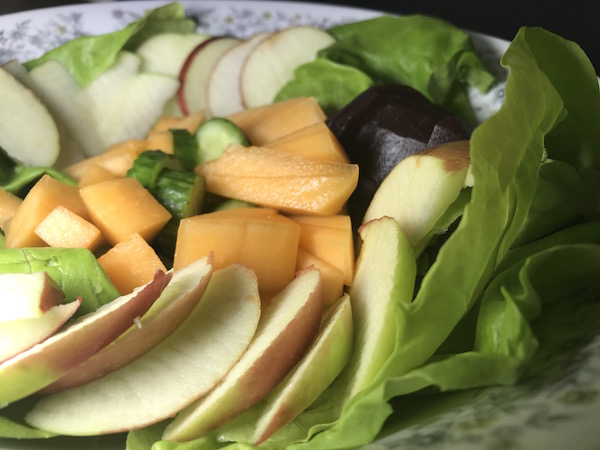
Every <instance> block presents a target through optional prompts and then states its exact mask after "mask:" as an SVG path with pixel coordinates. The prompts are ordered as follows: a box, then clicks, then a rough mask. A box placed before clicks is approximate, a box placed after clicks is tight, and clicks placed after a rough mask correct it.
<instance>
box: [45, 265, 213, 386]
mask: <svg viewBox="0 0 600 450" xmlns="http://www.w3.org/2000/svg"><path fill="white" fill-rule="evenodd" d="M210 260H211V261H212V258H210ZM209 264H210V263H209ZM211 275H212V267H211V269H210V271H209V272H208V273H207V275H206V276H204V277H202V278H199V279H198V284H197V285H196V286H195V287H194V288H193V290H191V291H190V292H188V293H187V294H186V295H184V296H181V297H179V298H177V299H176V300H175V301H172V302H170V303H169V304H168V305H167V306H166V307H165V308H163V309H161V310H160V311H158V312H157V314H156V317H153V318H152V319H151V320H150V321H148V322H144V319H142V327H141V328H139V329H138V328H136V329H132V330H129V331H128V332H126V333H124V334H123V335H122V336H120V337H119V338H118V339H117V340H115V341H114V342H112V343H111V344H110V345H108V346H106V347H104V348H103V349H102V350H100V351H99V352H98V353H96V354H95V355H94V356H92V357H91V358H89V359H88V360H86V361H85V362H83V363H82V364H80V365H79V366H77V367H76V368H75V369H73V370H71V371H69V372H68V373H67V374H66V375H65V376H64V377H62V378H60V379H59V380H57V381H55V382H54V383H52V384H51V385H49V386H47V387H46V388H44V389H42V390H41V391H39V393H40V394H51V393H54V392H60V391H64V390H65V389H70V388H73V387H76V386H81V385H82V384H85V383H89V382H90V381H94V380H96V379H98V378H100V377H102V376H104V375H106V374H107V373H110V372H113V371H115V370H117V369H120V368H121V367H123V366H125V365H126V364H128V363H130V362H131V361H133V360H134V359H137V358H139V357H140V356H142V355H144V354H146V353H147V352H148V351H150V350H152V349H153V348H154V347H155V346H156V345H158V344H159V343H160V342H162V341H163V340H164V339H166V338H167V337H168V336H169V335H170V334H171V333H172V332H173V331H175V329H176V328H177V327H178V326H179V325H181V324H182V323H183V322H184V320H185V319H187V317H188V316H189V315H190V314H191V312H192V311H193V310H194V308H195V307H196V306H197V305H198V302H200V300H201V298H202V296H203V295H204V291H205V290H206V287H207V286H208V283H209V280H210V278H211ZM174 276H176V275H174Z"/></svg>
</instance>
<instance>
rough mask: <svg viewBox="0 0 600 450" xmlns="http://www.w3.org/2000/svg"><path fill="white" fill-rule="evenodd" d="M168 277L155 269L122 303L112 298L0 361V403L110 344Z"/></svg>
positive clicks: (152, 299) (33, 389)
mask: <svg viewBox="0 0 600 450" xmlns="http://www.w3.org/2000/svg"><path fill="white" fill-rule="evenodd" d="M170 279H171V275H170V274H169V275H168V274H165V273H164V272H162V271H157V272H156V274H155V276H154V279H153V280H152V281H151V282H149V283H148V284H146V285H145V286H144V287H143V288H141V289H140V290H138V291H134V294H132V295H131V296H128V300H127V301H125V302H124V303H120V304H118V306H115V305H117V304H115V303H114V302H118V301H119V299H116V300H113V302H111V303H108V304H106V305H104V306H102V307H101V308H99V309H98V310H97V311H95V312H93V313H89V314H87V315H85V316H81V317H80V318H79V319H78V320H77V321H76V322H74V323H73V324H71V325H70V326H69V327H67V328H65V329H63V330H62V331H60V332H59V333H56V334H55V335H54V336H52V337H50V338H48V339H47V340H45V341H44V342H42V343H41V344H38V345H36V346H34V347H32V348H30V349H29V350H27V351H25V352H22V353H20V354H19V355H17V356H15V357H13V358H11V359H9V360H7V361H5V362H4V363H2V364H0V405H2V404H4V405H5V404H9V403H11V402H14V401H16V400H19V399H21V398H24V397H26V396H28V395H30V394H33V393H35V392H36V391H38V390H40V389H41V388H43V387H45V386H47V385H49V384H50V383H52V382H54V381H56V380H57V379H58V378H60V377H61V376H63V375H64V374H65V373H67V372H68V371H69V370H71V369H73V368H74V367H77V366H78V365H79V364H81V363H82V362H84V361H85V360H87V359H88V358H90V357H91V356H92V355H94V354H95V353H97V352H98V351H99V350H100V349H102V348H103V347H105V346H106V345H108V344H110V343H111V342H112V341H114V340H115V339H116V338H117V337H119V336H120V335H121V334H122V333H124V332H125V331H126V330H127V329H128V328H129V327H131V325H132V324H133V322H134V320H135V319H136V318H137V317H141V316H143V315H144V314H145V313H146V311H148V309H150V307H151V306H152V304H153V303H154V302H155V301H156V299H157V298H158V297H159V296H160V294H161V292H162V291H163V289H164V288H165V287H166V285H167V283H168V282H169V281H170ZM122 298H123V297H121V299H122ZM107 309H108V310H109V311H108V312H106V313H104V312H105V311H106V310H107Z"/></svg>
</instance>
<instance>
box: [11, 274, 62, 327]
mask: <svg viewBox="0 0 600 450" xmlns="http://www.w3.org/2000/svg"><path fill="white" fill-rule="evenodd" d="M64 298H65V294H64V293H63V292H62V290H61V289H60V287H59V286H58V285H57V284H56V283H55V282H54V281H53V280H52V278H50V276H49V275H48V274H47V273H46V272H34V273H3V274H0V323H2V322H9V321H11V320H19V319H31V318H35V317H41V316H42V315H44V314H45V313H46V312H47V311H48V310H49V309H50V308H52V307H53V306H56V305H59V304H61V303H62V301H63V300H64Z"/></svg>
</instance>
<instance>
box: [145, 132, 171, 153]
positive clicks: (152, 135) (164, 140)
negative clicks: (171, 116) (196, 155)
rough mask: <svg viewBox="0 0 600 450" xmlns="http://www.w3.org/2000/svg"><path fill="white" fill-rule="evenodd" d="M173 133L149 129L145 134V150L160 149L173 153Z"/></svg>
mask: <svg viewBox="0 0 600 450" xmlns="http://www.w3.org/2000/svg"><path fill="white" fill-rule="evenodd" d="M174 145H175V144H174V142H173V133H171V132H170V131H156V130H153V131H150V132H149V133H148V136H146V149H147V150H161V151H163V152H165V153H168V154H170V155H172V154H173V153H175V147H174Z"/></svg>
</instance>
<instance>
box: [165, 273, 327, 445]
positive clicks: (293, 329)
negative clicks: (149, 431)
mask: <svg viewBox="0 0 600 450" xmlns="http://www.w3.org/2000/svg"><path fill="white" fill-rule="evenodd" d="M310 272H312V273H313V274H314V272H317V270H316V269H314V267H312V266H311V267H309V268H307V269H303V270H301V271H300V272H298V275H297V277H296V279H298V278H299V277H301V276H302V274H307V275H308V276H311V275H312V274H310ZM317 276H318V277H319V278H318V282H317V283H316V285H315V287H314V289H313V290H312V292H310V293H309V294H308V296H307V298H306V299H304V303H303V305H302V306H301V308H300V310H299V311H297V312H296V314H295V315H294V316H293V317H292V318H291V319H290V321H289V322H287V324H285V328H284V329H282V330H280V331H279V332H278V334H277V335H276V336H275V338H274V339H273V340H272V341H270V342H269V344H268V345H267V346H266V347H265V348H264V349H263V351H262V353H261V354H260V356H258V357H256V358H254V356H250V357H247V355H249V354H251V353H252V352H253V347H254V346H253V343H254V342H257V341H258V340H261V336H260V335H261V334H262V329H263V327H262V326H261V325H259V329H258V330H257V334H256V336H255V338H254V341H253V343H251V344H250V346H249V347H248V350H247V351H246V353H245V354H244V355H243V356H242V358H241V359H240V360H239V361H238V363H237V364H236V366H234V367H233V368H232V369H231V371H230V372H229V374H228V375H227V376H226V377H225V379H224V380H223V381H222V384H223V385H227V387H226V388H225V390H224V391H225V392H224V394H221V393H219V394H218V398H217V401H216V403H212V405H209V406H208V410H209V414H204V415H203V417H201V418H200V420H199V421H198V420H197V418H194V414H195V411H196V407H195V405H194V404H192V405H190V406H189V408H190V409H189V410H184V411H183V416H177V417H176V419H175V421H174V422H172V423H171V424H170V425H169V426H168V427H167V429H166V430H165V433H164V434H163V439H167V440H173V441H177V442H182V441H187V440H191V439H195V438H197V437H200V436H202V435H203V434H205V433H207V432H209V431H212V430H214V429H216V428H218V427H220V426H222V425H224V424H226V423H228V422H229V421H230V420H232V419H233V418H235V417H236V416H237V415H239V414H240V413H242V412H243V411H245V410H247V409H249V408H250V407H252V406H254V405H255V404H256V403H258V402H260V401H261V400H262V399H264V398H265V397H266V396H267V394H268V393H269V392H271V390H272V389H273V388H274V387H275V386H276V385H277V384H278V383H279V382H280V381H281V380H283V378H285V376H286V375H287V374H288V373H289V372H290V370H292V368H293V367H294V366H295V365H296V363H297V362H298V361H299V360H300V359H301V358H302V356H303V355H304V354H305V352H306V350H307V349H308V347H309V346H310V345H311V343H312V342H313V340H314V339H315V336H316V335H317V333H318V331H319V327H320V324H321V319H322V314H323V292H322V281H321V276H320V273H319V274H318V275H317ZM294 281H295V280H294ZM294 281H292V283H294ZM290 284H291V283H290ZM285 290H286V289H285V288H284V291H285ZM282 292H283V291H282ZM279 299H283V300H285V296H284V297H281V296H280V295H279V294H277V295H276V296H275V297H273V299H272V302H271V303H269V305H268V306H267V307H266V308H265V310H264V312H263V315H262V316H261V321H263V322H262V323H263V324H265V323H269V322H271V321H270V320H269V316H270V314H271V311H272V310H275V309H276V308H277V304H278V300H279ZM287 300H288V301H289V300H290V299H289V298H288V299H287ZM295 300H297V299H295ZM265 318H267V319H266V320H265ZM271 323H272V322H271ZM265 336H266V335H265ZM247 365H248V367H246V366H247ZM232 375H233V377H232V378H231V380H232V382H231V383H228V381H229V380H228V377H231V376H232ZM219 387H220V386H217V388H216V390H218V389H219ZM213 392H215V391H213ZM213 392H210V393H208V395H207V397H204V398H208V397H210V396H211V394H212V393H213ZM221 392H223V391H221ZM204 398H201V399H200V400H199V401H200V402H202V401H203V399H204ZM210 401H212V399H211V400H209V403H210ZM215 410H216V413H215ZM188 412H189V416H188V414H187V413H188ZM190 416H191V417H190ZM178 417H179V419H180V420H179V421H178V419H177V418H178ZM176 422H177V423H176Z"/></svg>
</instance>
